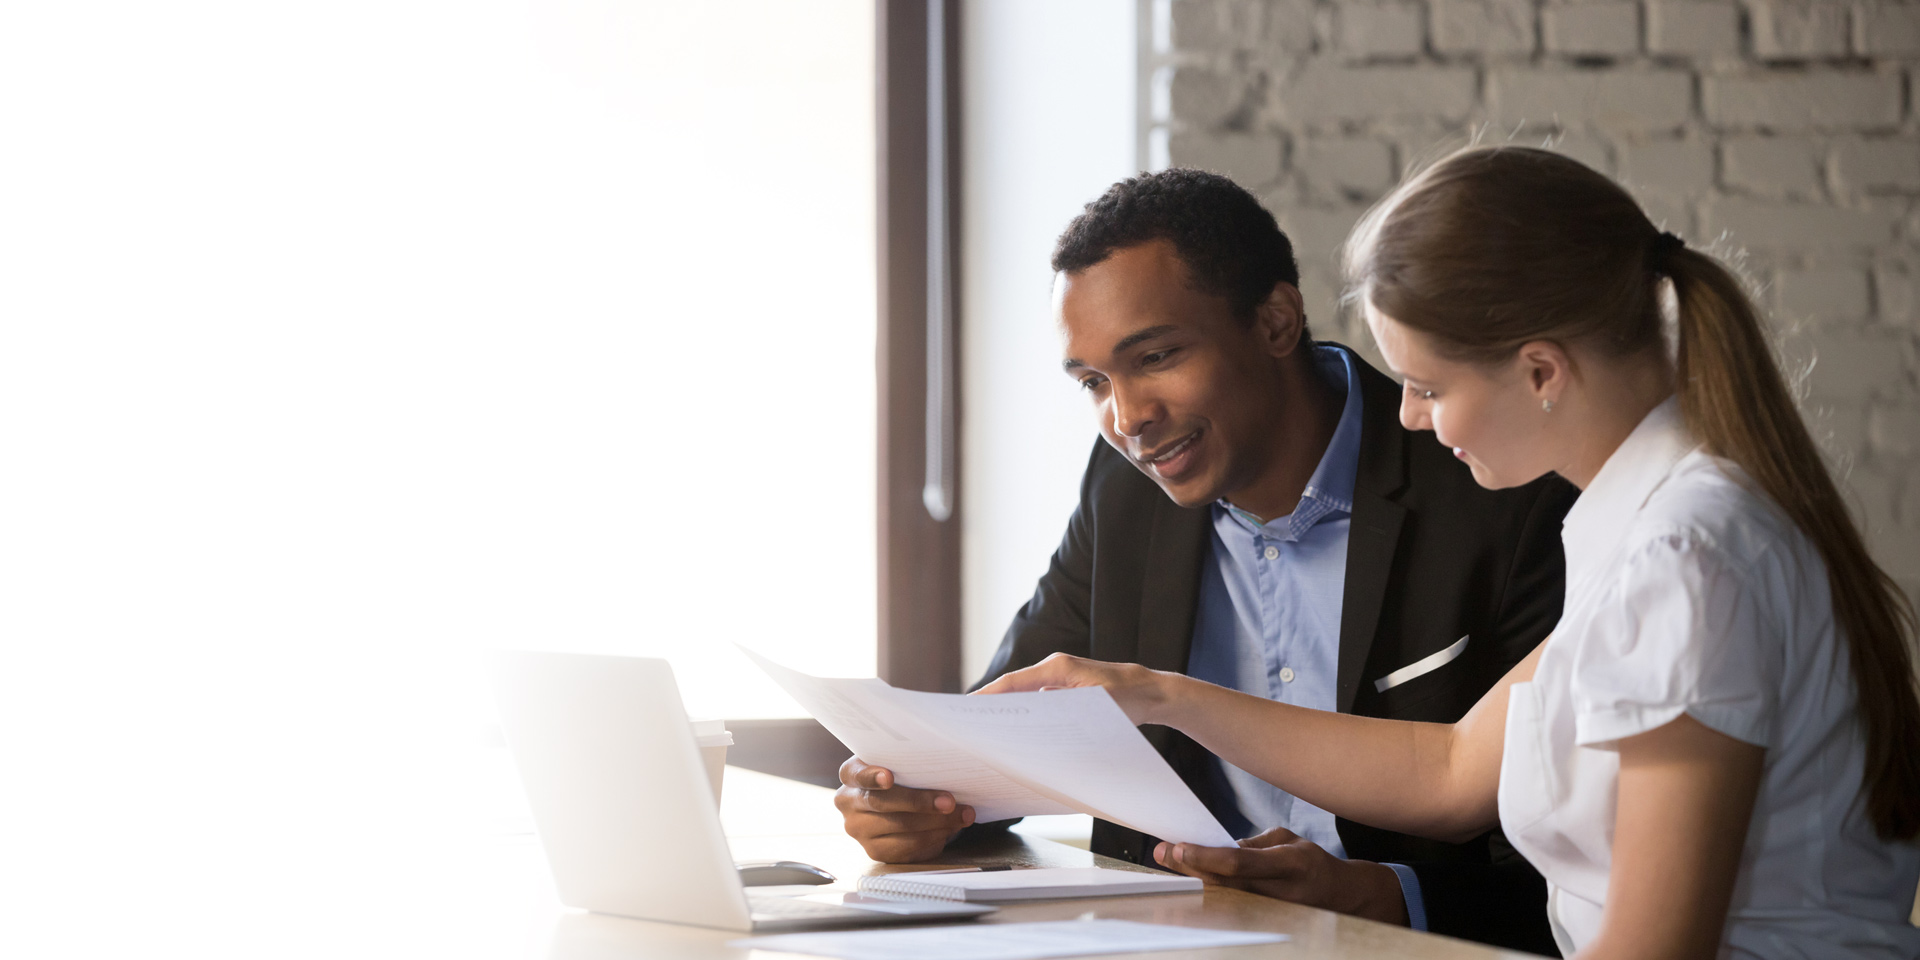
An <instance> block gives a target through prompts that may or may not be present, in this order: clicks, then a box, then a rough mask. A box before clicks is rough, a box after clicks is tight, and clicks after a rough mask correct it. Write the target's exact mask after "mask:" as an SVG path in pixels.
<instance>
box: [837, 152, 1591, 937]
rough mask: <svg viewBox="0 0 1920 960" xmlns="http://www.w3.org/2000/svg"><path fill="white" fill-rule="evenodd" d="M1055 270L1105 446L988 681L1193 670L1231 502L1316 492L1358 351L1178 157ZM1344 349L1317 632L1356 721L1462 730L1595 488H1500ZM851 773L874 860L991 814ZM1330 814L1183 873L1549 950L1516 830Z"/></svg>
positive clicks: (1133, 189)
mask: <svg viewBox="0 0 1920 960" xmlns="http://www.w3.org/2000/svg"><path fill="white" fill-rule="evenodd" d="M1054 266H1055V269H1056V270H1057V271H1058V277H1059V283H1058V284H1057V286H1056V305H1057V307H1058V313H1059V316H1060V319H1061V324H1062V332H1063V334H1064V339H1065V341H1066V347H1067V359H1066V362H1065V366H1066V369H1067V372H1068V374H1069V375H1070V376H1073V377H1075V378H1076V379H1077V380H1079V381H1080V382H1081V383H1082V385H1083V386H1085V387H1086V388H1087V389H1088V391H1089V393H1090V394H1092V396H1093V398H1094V402H1095V406H1096V409H1097V411H1098V413H1099V415H1100V418H1101V430H1102V433H1103V434H1104V435H1105V439H1104V442H1101V443H1097V444H1096V445H1095V448H1094V452H1093V456H1092V458H1091V460H1090V461H1089V463H1088V465H1087V471H1086V474H1085V477H1084V479H1083V481H1082V484H1081V491H1080V505H1079V508H1078V509H1077V510H1076V511H1075V513H1074V515H1073V517H1072V519H1071V520H1070V521H1069V523H1068V527H1067V533H1066V536H1065V538H1064V539H1063V541H1062V543H1061V545H1060V548H1059V550H1058V551H1057V552H1056V553H1055V554H1054V557H1053V562H1052V565H1051V567H1050V569H1049V570H1048V572H1047V574H1046V575H1045V576H1044V577H1042V578H1041V580H1040V583H1039V586H1038V588H1037V589H1036V591H1035V593H1034V596H1033V599H1032V600H1030V601H1029V602H1028V603H1027V604H1026V605H1025V606H1024V607H1023V608H1022V609H1021V610H1020V611H1019V613H1018V614H1017V615H1016V616H1015V618H1014V621H1013V625H1012V626H1011V627H1010V628H1009V629H1008V631H1007V634H1006V637H1005V639H1004V640H1003V641H1002V642H1001V646H1000V649H999V651H998V652H997V653H996V655H995V656H994V659H993V662H992V665H991V666H990V667H989V669H988V671H987V675H986V677H985V678H983V680H982V682H983V683H984V682H986V680H990V679H992V678H993V677H996V676H999V675H1000V674H1002V673H1004V672H1006V671H1008V670H1013V669H1018V668H1021V667H1025V666H1028V665H1031V664H1033V663H1036V662H1038V661H1040V660H1042V659H1044V658H1045V657H1046V656H1047V655H1049V654H1052V653H1055V652H1065V653H1072V654H1077V655H1080V656H1087V657H1092V658H1095V659H1099V660H1109V661H1125V662H1134V663H1139V664H1143V665H1145V666H1148V667H1152V668H1155V669H1161V670H1176V671H1183V672H1185V671H1186V670H1188V668H1189V664H1190V662H1191V661H1190V655H1191V654H1192V653H1193V651H1194V641H1195V631H1196V622H1197V621H1196V617H1197V613H1198V611H1199V609H1200V607H1201V595H1202V589H1203V587H1202V584H1203V579H1204V575H1205V574H1206V573H1207V571H1208V570H1209V565H1210V564H1212V563H1214V562H1215V560H1216V556H1217V553H1218V551H1221V550H1225V549H1227V548H1226V546H1225V541H1223V540H1222V539H1221V538H1220V535H1219V534H1217V533H1216V532H1215V531H1216V520H1217V518H1218V517H1219V516H1221V514H1219V513H1218V511H1223V510H1232V511H1235V512H1237V513H1240V514H1241V515H1243V516H1245V517H1248V518H1250V520H1251V522H1253V523H1266V522H1269V521H1271V520H1272V519H1274V518H1278V517H1287V516H1289V515H1290V514H1293V513H1295V511H1296V506H1297V505H1305V504H1306V502H1307V501H1306V500H1303V492H1311V491H1309V490H1308V487H1307V485H1308V483H1309V480H1310V478H1312V477H1315V476H1318V475H1319V474H1316V469H1317V468H1319V467H1320V466H1321V461H1322V459H1323V456H1327V455H1328V450H1329V444H1330V441H1331V440H1332V439H1333V437H1334V435H1335V431H1336V426H1337V424H1338V423H1339V421H1340V420H1341V419H1342V418H1343V410H1347V409H1350V408H1349V407H1348V404H1347V402H1346V401H1347V399H1348V398H1347V397H1345V396H1343V394H1345V393H1347V392H1348V388H1347V387H1346V386H1344V385H1342V384H1341V383H1337V382H1332V381H1330V379H1329V378H1328V377H1327V376H1326V375H1325V372H1324V371H1325V364H1326V357H1327V356H1328V354H1327V351H1328V350H1330V349H1332V350H1343V349H1344V348H1338V347H1331V346H1328V345H1319V344H1315V343H1314V342H1313V341H1312V339H1311V338H1310V337H1309V336H1308V333H1307V329H1306V318H1305V315H1304V311H1303V309H1302V308H1301V301H1300V294H1299V290H1298V272H1297V268H1296V267H1295V266H1294V262H1293V255H1292V250H1291V247H1290V245H1289V244H1288V242H1287V240H1286V238H1285V237H1284V235H1282V234H1281V233H1280V231H1279V229H1278V227H1277V226H1275V224H1274V222H1273V218H1272V217H1271V215H1269V214H1267V213H1266V212H1265V211H1264V210H1262V209H1261V208H1260V207H1259V205H1258V203H1257V201H1255V200H1254V199H1253V198H1252V197H1251V196H1250V195H1248V194H1246V192H1245V191H1243V190H1241V189H1240V188H1238V187H1237V186H1234V185H1233V184H1232V183H1231V182H1229V181H1226V180H1225V179H1224V178H1220V177H1216V176H1212V175H1209V174H1201V173H1197V172H1194V171H1179V170H1176V171H1168V172H1166V173H1162V174H1155V175H1150V176H1143V177H1139V178H1135V179H1134V180H1129V181H1125V182H1123V183H1121V184H1117V185H1116V186H1115V187H1114V188H1113V189H1112V190H1110V191H1108V193H1107V195H1105V196H1103V197H1102V198H1101V199H1100V200H1098V201H1096V202H1095V203H1094V204H1091V205H1089V207H1088V209H1087V212H1086V213H1085V214H1083V215H1081V216H1080V217H1079V218H1076V220H1075V221H1074V223H1073V225H1071V226H1070V227H1069V228H1068V230H1067V232H1066V234H1064V235H1063V236H1062V238H1061V241H1060V246H1059V248H1058V249H1057V250H1056V253H1055V257H1054ZM1316 357H1317V358H1318V360H1319V362H1318V363H1316V362H1315V361H1316ZM1346 362H1347V369H1348V370H1350V371H1351V373H1350V375H1349V376H1348V377H1347V383H1351V384H1355V385H1357V389H1358V392H1359V395H1360V397H1359V399H1360V404H1359V408H1358V409H1359V443H1358V451H1357V457H1356V458H1355V461H1354V463H1353V473H1352V487H1353V489H1352V496H1351V510H1350V511H1349V512H1348V514H1347V516H1345V517H1343V518H1342V519H1345V520H1346V521H1347V526H1346V528H1345V530H1346V532H1345V547H1344V549H1345V559H1344V570H1343V571H1342V570H1338V569H1336V570H1335V571H1334V572H1333V574H1334V576H1335V577H1336V578H1338V577H1339V576H1340V574H1341V573H1342V572H1343V573H1344V578H1343V580H1336V582H1337V583H1338V595H1339V609H1338V611H1337V623H1338V628H1337V636H1334V635H1332V634H1333V633H1335V632H1336V631H1334V630H1331V629H1329V630H1327V631H1325V632H1326V634H1328V635H1326V636H1320V637H1314V638H1309V639H1307V640H1303V641H1301V642H1317V643H1324V644H1329V645H1337V649H1336V650H1329V651H1325V653H1326V657H1325V659H1326V661H1327V662H1329V663H1335V664H1337V671H1336V672H1337V677H1336V678H1335V683H1334V685H1333V688H1332V689H1333V695H1334V697H1335V698H1336V700H1337V709H1339V710H1340V711H1342V712H1351V713H1355V714H1359V715H1363V716H1378V717H1389V718H1393V719H1399V720H1424V721H1434V722H1452V721H1454V720H1457V719H1459V718H1460V717H1461V716H1462V715H1463V714H1465V713H1466V711H1467V710H1468V709H1469V708H1470V707H1471V706H1472V705H1473V704H1474V702H1475V701H1476V700H1478V699H1479V697H1480V696H1481V695H1482V694H1483V693H1485V692H1486V690H1487V689H1489V688H1490V687H1492V686H1493V684H1494V683H1495V682H1496V681H1498V680H1499V679H1500V677H1501V676H1502V675H1504V674H1505V673H1506V672H1507V670H1508V669H1510V668H1511V667H1512V666H1513V665H1514V664H1516V663H1518V662H1519V661H1520V660H1521V659H1522V658H1523V657H1525V656H1526V655H1527V653H1528V652H1530V651H1531V650H1532V649H1533V647H1534V646H1535V645H1536V644H1537V643H1538V642H1539V641H1540V640H1541V639H1543V638H1544V637H1545V636H1546V634H1547V633H1548V631H1549V630H1551V629H1552V626H1553V624H1554V622H1555V621H1556V620H1557V619H1558V618H1559V614H1560V602H1561V594H1562V576H1563V560H1562V557H1561V553H1560V543H1559V528H1560V520H1561V517H1562V516H1563V515H1564V514H1565V512H1566V510H1567V509H1568V508H1569V507H1570V506H1571V505H1572V501H1573V497H1574V496H1575V491H1574V490H1573V488H1572V487H1570V486H1568V485H1566V484H1565V483H1563V482H1561V481H1559V480H1557V479H1551V478H1549V479H1544V480H1541V481H1537V482H1535V483H1533V484H1530V485H1528V486H1526V487H1522V488H1518V489H1514V490H1505V491H1489V490H1485V489H1483V488H1481V487H1480V486H1479V485H1478V484H1477V483H1475V482H1474V479H1473V477H1472V474H1471V473H1470V472H1469V471H1468V469H1467V468H1466V466H1465V465H1464V464H1462V463H1461V462H1459V460H1458V459H1456V457H1455V456H1454V455H1453V453H1452V452H1450V451H1448V450H1447V449H1446V448H1444V447H1441V446H1439V445H1438V444H1437V443H1436V442H1435V441H1434V439H1433V438H1432V437H1431V436H1430V435H1426V434H1415V433H1410V432H1409V431H1407V430H1406V429H1404V428H1403V427H1402V426H1401V424H1400V422H1399V393H1400V388H1399V387H1398V386H1397V385H1396V384H1394V382H1393V381H1391V380H1390V379H1388V378H1387V377H1386V376H1384V375H1382V374H1381V373H1379V372H1378V371H1376V370H1374V369H1373V368H1372V367H1370V366H1368V365H1367V364H1366V363H1365V362H1364V361H1362V360H1360V359H1359V358H1358V357H1357V356H1353V355H1352V354H1351V353H1350V352H1348V353H1347V354H1346ZM1347 416H1351V414H1347ZM1275 555H1276V554H1275V553H1273V552H1269V553H1267V554H1266V556H1267V557H1268V558H1269V559H1272V558H1273V557H1274V556H1275ZM1322 572H1323V573H1324V571H1322ZM1281 599H1282V600H1287V601H1294V602H1296V603H1303V602H1304V601H1303V600H1301V599H1300V597H1298V596H1296V595H1292V594H1287V595H1283V596H1282V597H1281ZM1236 613H1237V614H1239V615H1242V616H1244V615H1246V612H1245V611H1236ZM1256 617H1257V615H1256ZM1213 629H1217V627H1215V628H1213ZM1209 642H1210V643H1215V644H1217V643H1218V642H1219V640H1218V638H1211V639H1210V640H1209ZM1289 679H1291V678H1289ZM1255 692H1261V693H1262V695H1266V694H1265V692H1264V691H1255ZM1144 732H1145V734H1146V736H1147V738H1148V739H1149V740H1150V741H1151V742H1152V743H1153V744H1154V746H1155V747H1156V748H1157V749H1159V751H1160V752H1161V754H1162V755H1163V756H1165V757H1166V758H1167V761H1168V763H1169V764H1170V765H1172V766H1173V768H1174V769H1175V770H1176V771H1177V772H1178V773H1179V774H1180V775H1181V777H1182V778H1183V779H1184V780H1186V782H1187V783H1188V784H1189V785H1191V786H1192V787H1193V788H1194V789H1195V792H1196V793H1197V794H1198V795H1199V796H1200V797H1201V799H1202V800H1203V801H1204V802H1206V803H1207V804H1208V806H1209V807H1210V808H1212V809H1214V810H1215V812H1216V813H1217V814H1219V815H1220V816H1221V819H1222V821H1223V822H1226V823H1234V822H1247V821H1246V820H1245V819H1244V818H1241V817H1240V815H1239V814H1240V810H1239V806H1238V805H1243V804H1242V802H1241V801H1238V800H1236V796H1235V794H1234V788H1233V787H1232V786H1231V785H1230V784H1229V783H1228V782H1227V780H1226V779H1225V778H1224V775H1223V773H1222V767H1221V765H1220V764H1219V762H1218V761H1217V760H1216V759H1215V758H1213V757H1212V756H1211V755H1210V754H1209V753H1207V752H1206V751H1205V750H1204V749H1202V748H1201V747H1199V746H1198V745H1197V744H1195V743H1194V742H1193V741H1191V740H1189V739H1188V738H1186V737H1185V736H1184V735H1181V734H1179V733H1178V732H1176V731H1173V730H1170V729H1167V728H1164V727H1147V728H1145V729H1144ZM841 777H842V781H843V783H844V784H845V786H843V787H842V789H841V791H840V792H839V794H838V795H837V796H836V803H837V804H838V805H839V806H840V809H841V810H842V812H843V814H844V815H845V816H846V819H847V830H848V833H850V834H852V835H853V836H855V837H856V838H857V839H859V840H860V841H861V843H862V844H863V846H865V847H866V849H867V852H868V854H869V855H870V856H873V857H874V858H875V859H880V860H887V861H893V862H910V861H914V860H924V859H929V858H931V857H933V856H935V855H937V854H938V853H939V851H940V850H941V849H942V848H943V847H944V846H945V845H946V844H947V843H948V842H950V841H952V840H953V839H954V838H955V837H956V836H957V835H958V834H959V833H961V832H963V828H964V829H971V830H974V831H978V830H981V829H988V828H992V827H994V826H996V825H972V817H971V809H970V808H967V807H964V806H960V805H957V804H956V803H955V802H954V800H953V798H952V796H951V795H950V794H947V793H945V792H943V791H939V790H914V789H908V788H905V787H899V786H896V785H894V784H893V783H892V779H891V775H890V773H888V772H887V771H884V770H880V769H878V768H874V767H868V766H866V765H864V764H862V763H861V762H860V761H859V760H858V759H857V758H855V759H852V760H849V761H848V762H847V764H846V765H845V766H843V768H842V771H841ZM1321 816H1325V814H1321ZM1336 825H1337V830H1338V839H1339V842H1340V845H1341V846H1343V847H1344V848H1345V850H1344V852H1345V854H1346V856H1347V857H1348V858H1350V859H1346V860H1342V859H1339V858H1337V857H1334V856H1333V855H1331V854H1329V853H1328V852H1327V851H1325V850H1324V849H1322V848H1321V847H1319V846H1317V845H1315V844H1313V843H1310V842H1308V841H1306V840H1303V839H1300V838H1298V837H1296V836H1295V835H1294V834H1293V833H1291V832H1290V831H1288V830H1285V829H1280V830H1275V831H1272V832H1270V833H1268V834H1264V835H1262V836H1261V837H1259V838H1256V839H1254V840H1252V841H1248V842H1246V843H1244V844H1243V847H1245V849H1242V850H1239V851H1217V852H1215V853H1216V854H1217V855H1216V856H1213V857H1212V858H1211V859H1209V860H1208V861H1206V862H1205V863H1203V864H1185V865H1180V864H1173V865H1171V866H1176V867H1179V868H1183V869H1185V870H1186V871H1187V872H1194V873H1199V874H1202V875H1205V876H1207V877H1208V878H1209V879H1213V880H1218V881H1220V882H1227V883H1232V884H1234V885H1236V886H1241V887H1244V888H1247V889H1252V890H1254V891H1256V892H1262V893H1268V894H1270V895H1275V896H1280V897H1283V898H1285V899H1289V900H1296V901H1299V902H1305V903H1311V904H1314V905H1317V906H1325V907H1328V908H1331V909H1337V910H1341V911H1342V912H1348V913H1354V914H1359V915H1363V916H1370V917H1373V918H1375V919H1381V920H1387V921H1392V922H1400V923H1409V922H1411V923H1413V924H1414V925H1416V926H1423V927H1424V928H1425V929H1429V930H1432V931H1434V932H1438V933H1448V934H1451V935H1454V936H1460V937H1466V938H1469V939H1475V940H1480V941H1483V942H1488V943H1495V944H1498V945H1502V946H1510V947H1518V948H1521V949H1531V950H1536V951H1539V952H1544V953H1552V952H1553V948H1552V938H1551V935H1550V934H1549V933H1548V931H1547V926H1546V919H1545V886H1544V884H1543V883H1542V881H1541V880H1540V878H1539V875H1538V874H1537V873H1535V872H1534V871H1533V869H1532V868H1531V867H1530V866H1529V865H1528V864H1527V863H1526V862H1525V860H1523V859H1522V858H1520V857H1519V855H1518V854H1516V853H1514V852H1513V851H1512V849H1511V848H1510V847H1508V846H1507V845H1506V843H1505V840H1504V838H1503V837H1502V836H1500V834H1499V832H1498V831H1493V832H1491V833H1489V834H1486V835H1484V836H1481V837H1479V838H1476V839H1474V840H1473V841H1470V842H1468V843H1463V844H1450V843H1441V842H1438V841H1432V840H1425V839H1420V838H1416V837H1410V836H1405V835H1402V834H1396V833H1391V832H1387V831H1383V830H1378V829H1374V828H1370V827H1367V826H1365V825H1362V824H1358V823H1353V822H1351V821H1346V820H1339V821H1337V824H1336ZM1276 826H1280V825H1277V824H1272V823H1255V824H1253V827H1254V829H1261V828H1267V827H1276ZM1093 849H1094V850H1095V851H1097V852H1100V853H1104V854H1107V855H1110V856H1115V857H1120V858H1123V859H1127V860H1131V861H1134V862H1137V863H1155V862H1156V861H1158V862H1160V863H1161V865H1169V864H1166V863H1165V861H1164V859H1162V857H1163V854H1162V855H1157V850H1159V849H1160V848H1159V844H1158V841H1157V839H1156V838H1152V837H1147V836H1144V835H1142V834H1139V833H1137V832H1134V831H1131V830H1128V829H1126V828H1123V827H1120V826H1118V825H1116V824H1112V823H1108V822H1105V821H1096V822H1095V825H1094V833H1093ZM1383 864H1398V865H1400V868H1399V869H1394V868H1391V867H1388V866H1383ZM1403 871H1404V872H1405V873H1411V874H1412V876H1413V877H1415V878H1417V880H1416V881H1415V882H1412V883H1409V882H1408V881H1407V879H1406V878H1405V877H1404V875H1403ZM1421 914H1424V916H1421Z"/></svg>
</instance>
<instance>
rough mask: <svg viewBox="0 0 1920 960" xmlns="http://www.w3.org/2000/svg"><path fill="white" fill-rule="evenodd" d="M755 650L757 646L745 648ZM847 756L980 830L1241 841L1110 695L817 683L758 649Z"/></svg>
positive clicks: (1080, 690)
mask: <svg viewBox="0 0 1920 960" xmlns="http://www.w3.org/2000/svg"><path fill="white" fill-rule="evenodd" d="M742 649H743V650H744V649H745V648H742ZM746 654H747V656H749V657H751V658H753V661H754V662H755V663H757V664H759V665H760V668H761V669H763V670H765V671H766V672H767V673H768V674H769V675H770V676H772V677H773V679H774V680H775V681H776V682H778V683H779V684H780V686H782V687H784V688H785V689H786V691H787V693H788V694H789V695H791V696H792V697H793V699H795V700H797V701H799V702H800V705H801V706H802V707H805V708H806V710H807V712H808V713H810V714H812V715H813V717H814V719H816V720H818V721H820V723H821V725H823V726H825V727H826V728H827V731H828V732H830V733H832V734H833V735H834V736H836V737H838V738H840V742H841V743H843V744H846V746H847V749H849V750H852V751H853V753H854V755H855V756H857V757H859V758H860V759H862V760H865V761H866V762H868V763H871V764H876V765H878V766H882V767H886V768H887V769H889V770H891V771H893V775H894V778H895V782H897V783H899V784H900V785H901V786H906V787H919V788H922V789H929V790H946V791H949V792H951V793H952V794H953V795H954V797H955V799H957V800H958V801H959V802H961V803H964V804H968V805H971V806H972V807H973V809H974V814H975V816H976V817H977V818H978V820H979V821H980V822H983V823H984V822H987V821H991V820H1004V819H1007V818H1008V817H1025V816H1034V815H1039V814H1058V813H1087V814H1092V815H1093V816H1096V817H1099V818H1100V819H1102V820H1109V821H1112V822H1114V823H1117V824H1120V825H1121V826H1124V827H1130V828H1132V829H1134V830H1138V831H1140V832H1142V833H1145V834H1149V835H1151V836H1156V837H1159V838H1161V839H1163V840H1169V841H1173V842H1175V843H1198V844H1203V845H1206V846H1210V847H1231V846H1233V845H1234V840H1233V837H1232V836H1230V835H1229V834H1228V833H1227V831H1226V828H1224V827H1222V826H1220V821H1219V820H1216V819H1214V816H1213V814H1212V813H1211V812H1210V811H1208V810H1207V808H1206V806H1205V805H1204V804H1202V803H1201V802H1200V798H1199V797H1196V796H1194V795H1193V791H1192V790H1190V789H1188V788H1187V785H1186V783H1184V782H1182V781H1181V779H1180V777H1179V775H1177V774H1175V773H1174V772H1173V768H1172V767H1169V766H1167V762H1166V761H1165V760H1163V759H1161V757H1160V754H1159V753H1158V752H1157V751H1155V750H1154V749H1153V745H1152V744H1149V743H1148V742H1147V739H1146V738H1145V737H1143V736H1141V735H1140V730H1139V728H1138V727H1135V726H1134V725H1133V723H1132V722H1131V721H1129V720H1128V719H1127V715H1126V714H1125V713H1123V712H1121V710H1120V706H1119V704H1116V703H1114V702H1113V698H1112V697H1111V696H1109V695H1108V694H1107V691H1106V690H1104V689H1102V688H1100V687H1077V688H1074V689H1071V690H1049V691H1047V692H1045V693H1002V694H994V695H992V696H968V695H965V694H954V693H921V692H918V691H914V690H897V689H895V688H893V687H891V686H889V685H888V684H887V683H886V682H885V681H883V680H878V679H873V678H868V679H862V680H837V679H827V678H821V677H813V676H808V675H807V674H804V673H801V672H799V671H797V670H790V669H788V668H786V667H783V666H781V665H779V664H777V663H774V662H773V661H771V660H768V659H767V658H765V657H762V656H760V655H759V654H757V653H754V652H753V651H751V650H746Z"/></svg>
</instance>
